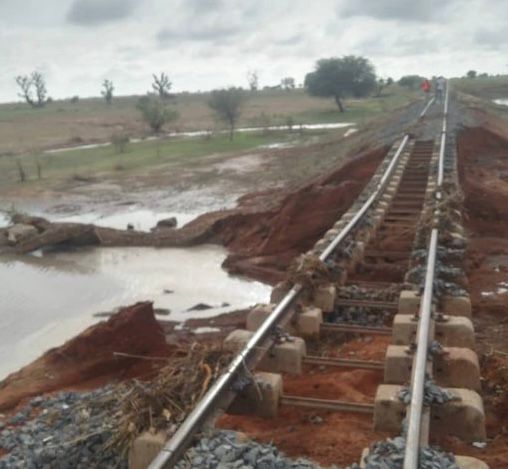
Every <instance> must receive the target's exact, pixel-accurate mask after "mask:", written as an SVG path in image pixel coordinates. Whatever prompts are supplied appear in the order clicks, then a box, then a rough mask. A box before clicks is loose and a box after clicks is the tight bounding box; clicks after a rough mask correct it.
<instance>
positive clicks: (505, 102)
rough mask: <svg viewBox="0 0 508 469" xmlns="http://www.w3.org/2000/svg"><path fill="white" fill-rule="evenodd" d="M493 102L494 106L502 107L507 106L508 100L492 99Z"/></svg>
mask: <svg viewBox="0 0 508 469" xmlns="http://www.w3.org/2000/svg"><path fill="white" fill-rule="evenodd" d="M494 102H495V103H496V104H501V105H502V106H508V98H502V99H494Z"/></svg>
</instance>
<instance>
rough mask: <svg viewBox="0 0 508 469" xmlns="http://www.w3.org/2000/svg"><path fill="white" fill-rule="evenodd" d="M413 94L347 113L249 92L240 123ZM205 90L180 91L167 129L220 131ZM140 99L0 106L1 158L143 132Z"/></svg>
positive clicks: (346, 118) (305, 120) (287, 96)
mask: <svg viewBox="0 0 508 469" xmlns="http://www.w3.org/2000/svg"><path fill="white" fill-rule="evenodd" d="M417 95H418V94H417V93H416V92H413V91H408V90H405V89H403V88H400V87H398V86H395V85H394V86H392V87H390V88H388V89H386V90H385V92H384V94H383V96H381V97H378V98H374V97H372V98H368V99H361V100H346V103H345V104H346V108H347V112H345V113H343V114H341V113H340V112H339V111H338V109H337V107H336V105H335V103H334V101H333V100H332V99H320V98H313V97H310V96H308V95H307V94H306V93H305V92H304V91H303V90H300V89H298V90H294V91H283V90H274V91H258V92H254V93H249V99H248V100H247V102H246V104H245V107H244V110H243V113H242V116H241V119H240V122H239V126H243V127H245V126H247V127H248V126H259V125H263V124H266V123H268V124H270V125H277V124H285V123H286V121H287V119H288V118H289V117H291V118H292V119H293V121H294V122H295V124H300V123H302V124H314V123H321V122H326V123H330V122H354V123H360V124H361V123H363V122H364V121H365V120H367V119H369V118H370V117H372V116H376V115H379V114H381V113H383V112H390V111H391V110H393V109H395V108H397V107H399V106H401V105H403V104H404V103H406V102H408V101H409V100H410V99H413V98H415V97H416V96H417ZM208 98H209V95H208V94H207V93H200V94H197V93H194V94H188V93H187V94H179V95H177V96H176V99H175V101H174V103H173V106H174V107H175V109H176V110H177V111H178V113H179V115H180V117H179V119H178V120H177V121H176V122H175V123H174V124H172V126H171V127H170V128H168V129H166V130H170V131H192V130H204V129H212V130H213V129H219V128H222V124H221V123H220V122H217V121H216V120H215V118H214V115H213V113H212V111H211V110H210V109H209V108H208V106H207V101H208ZM138 99H139V97H136V96H131V97H118V98H115V99H114V100H113V104H112V105H111V106H108V105H107V104H106V103H105V102H104V100H103V99H100V98H90V99H81V100H79V101H78V102H77V103H71V102H70V101H69V100H61V101H55V102H53V103H50V104H49V105H47V106H46V107H45V108H42V109H31V108H30V107H29V106H28V105H26V104H22V103H13V104H1V105H0V156H1V155H13V154H23V153H32V154H33V153H35V152H38V151H40V150H42V149H48V148H54V147H59V146H66V145H77V144H81V143H95V142H106V141H109V139H110V138H111V134H112V133H113V132H114V131H115V129H118V128H123V129H124V130H125V131H126V132H128V133H129V134H130V135H131V136H133V137H142V136H146V135H148V129H147V128H146V125H145V124H144V123H143V121H142V120H141V116H140V113H139V111H138V110H137V109H136V103H137V100H138Z"/></svg>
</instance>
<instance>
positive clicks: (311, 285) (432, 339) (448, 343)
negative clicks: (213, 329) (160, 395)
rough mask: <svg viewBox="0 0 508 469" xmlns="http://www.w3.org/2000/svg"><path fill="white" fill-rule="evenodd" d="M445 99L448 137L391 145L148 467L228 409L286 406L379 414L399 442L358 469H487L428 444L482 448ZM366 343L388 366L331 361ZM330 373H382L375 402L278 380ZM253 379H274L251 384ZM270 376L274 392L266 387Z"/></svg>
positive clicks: (179, 452) (376, 449)
mask: <svg viewBox="0 0 508 469" xmlns="http://www.w3.org/2000/svg"><path fill="white" fill-rule="evenodd" d="M448 103H449V93H448V91H447V93H446V99H445V103H444V105H443V108H444V109H443V113H442V116H443V118H442V128H441V132H440V133H439V134H438V135H435V138H425V139H423V138H421V139H420V138H415V137H414V136H413V135H409V134H406V135H404V136H403V137H402V138H401V139H400V140H399V141H398V142H396V143H395V144H394V145H393V147H392V149H391V150H390V151H389V152H388V154H387V156H386V158H385V159H384V161H383V162H382V164H381V165H380V167H379V169H378V171H377V172H376V174H375V175H374V177H373V178H372V180H371V182H370V183H369V184H368V185H367V187H366V188H365V189H364V191H363V192H362V194H361V195H360V197H359V198H358V200H357V201H356V202H355V204H353V206H352V207H351V208H350V209H349V210H348V212H347V213H346V214H344V215H343V216H342V217H341V219H340V220H339V221H338V222H337V223H336V224H335V225H334V226H333V227H332V228H331V229H330V230H329V231H328V232H327V233H326V234H325V236H324V237H323V238H322V239H321V240H320V241H318V242H317V243H316V245H315V246H314V248H313V249H312V250H311V251H310V252H309V253H307V254H306V255H305V256H303V257H302V258H301V259H300V260H299V264H298V265H297V267H296V268H295V270H294V271H293V272H292V278H291V279H290V280H289V281H287V282H283V283H282V284H279V285H278V286H277V287H276V288H275V289H274V291H273V293H272V298H271V304H270V305H265V306H259V307H257V308H255V309H254V310H253V311H252V312H251V313H250V315H249V318H248V320H247V327H246V330H239V331H235V332H233V333H232V334H231V335H230V336H229V337H228V339H227V341H226V342H227V343H228V344H229V345H230V346H234V347H236V348H237V349H238V354H237V355H236V356H235V358H234V359H233V361H232V363H231V364H230V366H229V368H228V369H227V371H226V372H225V373H224V374H223V375H222V376H220V377H219V379H217V381H216V382H215V383H214V384H213V385H212V386H211V388H210V389H209V390H208V392H207V393H206V394H205V395H204V397H203V399H202V400H201V401H200V402H199V403H198V404H197V405H196V407H195V408H194V410H193V411H192V412H191V413H190V414H189V415H188V417H187V419H186V420H185V421H184V422H183V423H182V424H181V425H180V427H179V428H178V429H177V430H176V432H175V433H174V435H173V436H172V438H171V439H170V440H169V441H168V442H167V443H166V444H165V445H164V447H163V448H162V450H161V451H160V452H159V453H158V455H157V456H156V457H155V459H154V460H153V462H152V463H151V465H150V466H149V467H150V468H151V469H159V468H170V467H173V466H174V465H175V464H176V463H177V462H178V461H179V460H180V459H181V457H182V456H183V454H184V453H185V451H186V449H187V447H188V445H189V444H190V442H191V441H192V438H193V437H194V435H195V434H196V433H197V432H199V431H201V430H202V429H203V428H204V427H206V426H209V425H213V422H214V421H215V419H216V418H217V417H218V416H219V415H220V414H221V413H223V412H224V411H226V410H227V409H230V410H231V409H232V408H235V409H236V411H255V412H257V413H258V414H261V415H264V416H273V415H274V414H275V413H276V412H277V411H278V409H279V408H282V407H301V408H308V409H318V410H319V409H320V410H323V409H324V410H327V411H330V412H359V413H366V414H371V415H372V416H373V421H374V427H375V428H376V429H379V430H383V431H388V432H391V434H392V435H393V437H394V439H392V440H388V441H385V442H378V443H377V444H375V445H373V446H371V448H370V449H369V450H366V451H365V452H364V454H363V455H362V456H361V458H360V455H358V460H360V459H361V465H362V467H369V464H372V461H379V460H380V458H381V460H382V458H383V457H387V458H391V460H392V462H393V461H396V464H395V465H392V466H386V467H403V468H404V469H416V468H418V467H436V468H437V467H449V468H456V467H464V468H465V467H468V468H469V467H471V468H476V467H478V468H483V467H486V466H485V465H483V463H482V462H481V461H477V460H471V458H470V459H467V458H465V459H464V458H462V459H461V458H460V457H457V458H455V459H454V457H453V456H450V455H447V454H444V453H442V452H439V451H437V450H434V449H433V448H432V447H431V446H430V444H431V442H432V440H433V437H434V435H440V434H443V433H446V432H448V433H450V434H456V435H457V436H459V437H461V438H464V439H466V440H471V441H479V440H482V439H484V438H485V422H484V416H483V408H482V402H481V398H480V396H479V395H478V394H477V391H478V390H479V369H478V363H477V362H478V360H477V357H476V355H475V354H474V351H473V350H474V334H473V329H472V324H471V322H470V319H469V316H470V304H469V303H468V297H467V292H465V290H464V289H463V287H464V285H463V284H462V283H461V278H460V277H461V275H460V261H461V255H462V253H463V248H464V246H463V244H464V239H463V236H462V232H461V225H460V211H458V210H457V195H456V190H457V181H456V168H455V162H454V151H453V145H450V142H449V137H448V128H447V127H448V122H447V116H448ZM432 104H434V106H435V107H437V106H438V104H437V103H433V102H429V103H427V105H426V106H425V108H424V109H423V110H422V112H421V114H420V118H419V120H420V119H423V118H424V117H425V115H426V112H428V110H429V109H431V106H432ZM468 305H469V309H468ZM362 334H363V335H369V336H376V335H377V336H385V337H391V345H389V346H388V348H387V352H386V357H385V360H384V361H379V360H377V361H376V360H362V359H351V358H350V357H342V356H340V355H338V354H335V353H334V352H333V348H334V345H335V346H336V345H339V344H340V343H342V342H343V341H344V340H345V339H344V337H350V336H357V335H362ZM324 336H326V337H328V338H330V337H331V338H332V339H331V341H330V340H327V341H326V344H327V348H326V350H325V348H324V347H323V344H322V343H321V341H320V340H319V339H318V340H317V338H319V337H321V338H322V337H324ZM311 344H312V345H311ZM330 344H331V345H330ZM330 367H338V368H347V369H363V370H373V371H375V372H377V373H378V375H379V382H378V390H377V393H376V396H375V398H374V399H373V400H372V401H371V402H348V401H342V400H338V399H325V398H322V397H319V396H303V395H288V394H285V393H284V392H283V386H282V383H283V380H284V379H283V377H284V376H286V375H289V374H291V373H302V372H306V373H307V374H306V380H307V381H308V382H309V383H310V384H312V380H315V379H317V378H319V375H320V373H322V370H323V369H327V368H330ZM253 370H268V371H270V373H268V374H267V373H264V374H262V375H259V376H258V377H257V378H255V379H253V378H252V376H253V375H252V373H253ZM309 370H312V372H309ZM476 375H478V376H476ZM263 379H264V380H265V381H266V380H268V385H267V386H261V387H260V386H259V382H261V383H262V382H263ZM258 380H261V381H258ZM253 387H254V388H256V389H255V390H254V391H255V392H253ZM260 389H261V390H260ZM260 396H261V397H260ZM373 443H374V442H373ZM447 458H448V459H447ZM448 460H450V461H452V463H450V465H444V462H443V461H448ZM453 461H455V462H453ZM425 464H430V465H425ZM432 464H435V465H434V466H432ZM439 464H443V465H439ZM451 464H456V465H455V466H453V465H451ZM468 464H469V465H468ZM370 467H378V466H370ZM379 467H381V466H379ZM383 467H384V466H383Z"/></svg>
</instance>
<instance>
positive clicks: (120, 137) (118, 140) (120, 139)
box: [111, 130, 131, 153]
mask: <svg viewBox="0 0 508 469" xmlns="http://www.w3.org/2000/svg"><path fill="white" fill-rule="evenodd" d="M130 140H131V139H130V137H129V134H128V133H127V132H125V131H123V130H117V131H115V132H113V135H111V143H112V144H113V146H114V147H115V151H116V152H117V153H125V150H126V149H127V145H128V144H129V142H130Z"/></svg>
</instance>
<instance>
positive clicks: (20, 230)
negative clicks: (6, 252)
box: [7, 223, 39, 244]
mask: <svg viewBox="0 0 508 469" xmlns="http://www.w3.org/2000/svg"><path fill="white" fill-rule="evenodd" d="M37 234H39V232H38V231H37V228H35V227H34V226H32V225H24V224H21V223H20V224H16V225H13V226H11V227H9V228H8V229H7V240H8V242H9V243H10V244H17V243H19V242H20V241H24V240H25V239H28V238H32V237H33V236H36V235H37Z"/></svg>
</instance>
